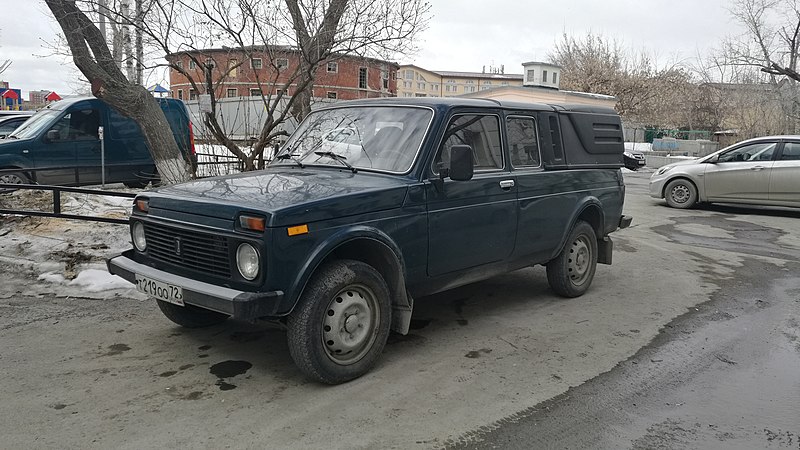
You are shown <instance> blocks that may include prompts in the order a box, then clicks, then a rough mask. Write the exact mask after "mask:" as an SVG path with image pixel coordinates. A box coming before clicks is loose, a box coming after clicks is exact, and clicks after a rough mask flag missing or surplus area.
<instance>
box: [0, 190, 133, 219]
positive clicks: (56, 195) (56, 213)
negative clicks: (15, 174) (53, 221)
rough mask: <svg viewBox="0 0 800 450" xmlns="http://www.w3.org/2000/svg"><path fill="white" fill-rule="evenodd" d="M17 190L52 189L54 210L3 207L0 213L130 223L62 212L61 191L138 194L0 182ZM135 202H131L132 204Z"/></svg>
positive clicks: (114, 194)
mask: <svg viewBox="0 0 800 450" xmlns="http://www.w3.org/2000/svg"><path fill="white" fill-rule="evenodd" d="M6 189H8V190H15V189H27V190H40V191H51V192H52V193H53V212H49V211H28V210H20V209H2V208H0V214H14V215H24V216H39V217H58V218H61V219H76V220H91V221H94V222H106V223H128V219H116V218H113V217H101V216H84V215H78V214H65V213H63V212H61V193H62V192H73V193H78V194H91V195H101V196H105V197H121V198H130V199H132V198H134V197H136V194H133V193H130V192H116V191H102V190H99V189H83V188H76V187H65V186H45V185H39V184H7V183H0V191H2V190H6ZM132 204H133V203H132V202H131V205H132Z"/></svg>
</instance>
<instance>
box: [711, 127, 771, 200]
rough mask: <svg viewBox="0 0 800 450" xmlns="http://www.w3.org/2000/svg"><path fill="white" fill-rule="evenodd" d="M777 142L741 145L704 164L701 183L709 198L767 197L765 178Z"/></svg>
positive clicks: (768, 177) (766, 180)
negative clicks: (704, 168) (702, 181)
mask: <svg viewBox="0 0 800 450" xmlns="http://www.w3.org/2000/svg"><path fill="white" fill-rule="evenodd" d="M778 143H779V141H777V140H775V141H761V142H754V143H750V144H745V145H742V146H739V147H736V148H734V149H731V150H730V151H727V152H725V153H722V154H720V155H719V159H718V160H717V161H716V162H715V163H713V164H707V165H706V171H705V174H704V180H705V181H704V186H705V192H706V198H707V200H709V201H731V202H736V201H754V200H755V201H758V200H768V199H769V179H770V173H771V171H772V166H773V164H774V161H773V157H774V156H775V153H776V150H777V148H778Z"/></svg>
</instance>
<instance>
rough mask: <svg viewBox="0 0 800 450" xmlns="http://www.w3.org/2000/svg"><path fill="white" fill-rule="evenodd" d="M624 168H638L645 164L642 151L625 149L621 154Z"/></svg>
mask: <svg viewBox="0 0 800 450" xmlns="http://www.w3.org/2000/svg"><path fill="white" fill-rule="evenodd" d="M622 158H623V162H624V164H625V168H627V169H630V170H638V169H639V168H641V167H644V165H645V164H646V162H645V158H644V153H642V152H640V151H638V150H625V152H624V153H623V154H622Z"/></svg>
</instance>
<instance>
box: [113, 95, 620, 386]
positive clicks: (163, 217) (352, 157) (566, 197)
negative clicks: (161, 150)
mask: <svg viewBox="0 0 800 450" xmlns="http://www.w3.org/2000/svg"><path fill="white" fill-rule="evenodd" d="M622 151H623V141H622V126H621V123H620V118H619V116H618V115H617V114H616V113H615V112H614V110H613V109H609V108H592V107H587V106H574V107H564V106H545V105H534V104H521V103H504V102H497V101H488V100H475V99H443V98H430V99H422V98H415V99H406V98H403V99H399V98H398V99H381V100H377V99H376V100H362V101H355V102H349V103H340V104H336V105H333V106H329V107H325V108H322V109H319V110H316V111H314V112H312V113H311V114H310V115H309V116H308V117H307V118H306V119H305V120H304V121H303V122H302V124H301V125H300V126H299V128H298V129H297V131H295V132H294V133H293V134H292V136H291V137H290V138H289V140H288V141H287V142H286V145H285V146H284V147H283V148H282V150H281V151H280V153H278V155H277V156H276V158H275V159H274V160H273V162H272V163H271V164H270V165H269V166H268V167H267V168H266V169H265V170H262V171H258V172H250V173H242V174H238V175H232V176H227V177H218V178H210V179H204V180H199V181H192V182H188V183H184V184H179V185H175V186H168V187H163V188H159V189H156V190H153V191H149V192H147V193H142V194H140V195H138V196H137V197H136V199H135V207H134V209H133V213H132V216H131V236H132V241H133V245H134V248H133V249H131V250H128V251H126V252H125V253H123V254H122V255H120V256H115V257H112V258H110V259H109V261H108V269H109V271H110V272H111V273H114V274H117V275H119V276H121V277H123V278H125V279H126V280H128V281H130V282H131V283H135V284H136V287H137V289H138V290H140V291H141V292H143V293H145V294H147V295H149V296H151V297H154V298H155V299H156V300H157V304H158V306H159V308H160V309H161V311H162V312H163V313H164V315H165V316H166V317H167V318H169V319H170V320H172V321H173V322H175V323H177V324H179V325H182V326H185V327H203V326H210V325H213V324H217V323H220V322H222V321H224V320H226V319H227V318H229V317H233V318H236V319H245V320H254V319H269V320H279V321H282V322H283V323H285V324H286V326H287V328H288V341H289V349H290V353H291V356H292V358H293V359H294V361H295V362H296V363H297V365H298V367H299V368H300V369H301V370H302V372H303V373H305V374H306V375H307V376H308V377H310V378H312V379H315V380H317V381H321V382H324V383H341V382H345V381H348V380H351V379H353V378H356V377H358V376H361V375H362V374H364V373H365V372H367V371H368V370H369V369H370V367H371V366H372V365H373V364H374V363H375V361H376V360H377V358H378V357H379V356H380V354H381V351H382V350H383V347H384V344H385V343H386V339H387V337H388V335H389V331H390V329H391V330H394V331H396V332H399V333H402V334H405V333H407V332H408V329H409V324H410V320H411V314H412V309H413V306H414V299H416V298H420V297H422V296H425V295H430V294H433V293H436V292H440V291H443V290H446V289H451V288H454V287H457V286H461V285H464V284H468V283H472V282H475V281H479V280H482V279H485V278H489V277H491V276H494V275H498V274H501V273H505V272H508V271H512V270H516V269H520V268H523V267H528V266H532V265H535V264H544V265H546V267H547V280H548V282H549V284H550V287H551V289H552V290H553V291H554V292H556V293H557V294H560V295H563V296H567V297H577V296H580V295H582V294H584V293H585V292H586V291H587V290H588V289H589V286H590V284H591V283H592V280H593V278H594V275H595V267H596V264H597V263H601V264H610V263H611V255H612V248H613V246H612V242H611V239H610V238H609V234H610V233H612V232H613V231H615V230H617V229H618V228H624V227H626V226H628V225H629V224H630V221H631V218H630V217H625V216H623V215H622V206H623V200H624V194H625V185H624V183H623V177H622V173H621V170H620V167H621V166H622ZM339 152H342V153H339ZM344 152H347V154H348V156H345V155H344Z"/></svg>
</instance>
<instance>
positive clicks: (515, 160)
mask: <svg viewBox="0 0 800 450" xmlns="http://www.w3.org/2000/svg"><path fill="white" fill-rule="evenodd" d="M506 133H507V134H508V151H509V154H510V157H511V165H512V166H513V167H539V166H540V165H541V158H540V157H539V143H538V140H537V139H536V122H535V121H534V120H533V118H532V117H509V118H508V119H507V120H506Z"/></svg>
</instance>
